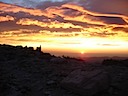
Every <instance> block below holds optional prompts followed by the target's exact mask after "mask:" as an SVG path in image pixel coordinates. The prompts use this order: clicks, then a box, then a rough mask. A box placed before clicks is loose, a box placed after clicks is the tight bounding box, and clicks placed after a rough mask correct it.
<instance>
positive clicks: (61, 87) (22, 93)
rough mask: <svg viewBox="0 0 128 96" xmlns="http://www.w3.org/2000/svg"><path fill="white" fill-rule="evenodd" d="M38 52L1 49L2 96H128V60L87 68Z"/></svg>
mask: <svg viewBox="0 0 128 96" xmlns="http://www.w3.org/2000/svg"><path fill="white" fill-rule="evenodd" d="M38 49H39V48H37V49H36V50H34V49H33V48H32V47H22V46H11V45H0V96H81V95H83V96H85V94H86V96H127V95H128V60H127V59H126V60H112V59H109V60H104V61H103V62H102V64H87V63H86V61H82V60H79V59H74V58H66V57H65V58H64V57H63V58H62V57H55V56H52V55H51V54H49V53H43V52H41V51H40V50H38ZM87 73H88V74H87ZM82 74H83V75H82ZM106 74H107V75H106ZM76 77H77V78H76ZM103 77H105V78H103ZM87 79H88V80H87ZM99 80H100V82H99ZM100 84H102V86H99V85H100ZM74 86H75V87H74ZM87 86H88V87H87ZM100 87H101V88H100ZM87 88H88V90H85V89H87ZM102 88H104V90H102ZM92 89H93V91H92ZM74 90H75V91H74ZM83 91H86V92H85V93H81V92H83ZM94 91H95V92H94ZM89 92H90V93H89Z"/></svg>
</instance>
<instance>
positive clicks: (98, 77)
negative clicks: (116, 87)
mask: <svg viewBox="0 0 128 96" xmlns="http://www.w3.org/2000/svg"><path fill="white" fill-rule="evenodd" d="M61 85H62V87H64V88H66V89H68V90H70V91H73V92H75V93H77V94H79V95H83V96H92V95H95V94H96V93H98V92H102V91H104V90H106V89H108V88H109V85H110V78H109V76H108V74H107V73H106V72H104V71H102V70H93V71H81V70H75V71H73V72H71V73H70V74H69V75H68V76H67V77H66V78H64V80H62V82H61Z"/></svg>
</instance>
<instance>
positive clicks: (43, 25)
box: [17, 18, 82, 29]
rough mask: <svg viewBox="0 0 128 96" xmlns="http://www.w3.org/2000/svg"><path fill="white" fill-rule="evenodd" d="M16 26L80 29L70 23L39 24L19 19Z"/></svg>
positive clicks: (26, 19)
mask: <svg viewBox="0 0 128 96" xmlns="http://www.w3.org/2000/svg"><path fill="white" fill-rule="evenodd" d="M17 24H21V25H37V26H40V27H48V28H64V29H65V28H82V27H81V26H76V25H73V24H72V23H61V22H59V21H57V20H56V21H53V22H52V21H51V22H41V21H38V20H33V19H28V18H23V19H20V20H19V21H18V22H17Z"/></svg>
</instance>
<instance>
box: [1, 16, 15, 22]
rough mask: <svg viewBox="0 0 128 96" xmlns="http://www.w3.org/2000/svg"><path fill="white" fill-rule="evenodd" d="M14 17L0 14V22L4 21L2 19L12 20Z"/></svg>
mask: <svg viewBox="0 0 128 96" xmlns="http://www.w3.org/2000/svg"><path fill="white" fill-rule="evenodd" d="M14 20H15V18H14V17H12V16H9V15H6V16H0V22H4V21H14Z"/></svg>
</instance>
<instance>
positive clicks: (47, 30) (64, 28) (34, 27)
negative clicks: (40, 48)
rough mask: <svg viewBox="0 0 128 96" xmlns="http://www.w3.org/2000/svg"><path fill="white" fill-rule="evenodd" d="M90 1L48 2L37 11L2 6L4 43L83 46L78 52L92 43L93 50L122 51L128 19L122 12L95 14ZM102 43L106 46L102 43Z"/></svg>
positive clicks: (0, 4)
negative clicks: (116, 49)
mask: <svg viewBox="0 0 128 96" xmlns="http://www.w3.org/2000/svg"><path fill="white" fill-rule="evenodd" d="M30 1H31V0H29V1H28V2H30ZM72 1H73V0H72ZM91 1H92V0H91ZM91 1H89V0H86V2H83V0H78V1H77V2H74V1H73V2H71V1H70V2H69V1H68V0H65V1H62V2H50V1H45V2H41V3H40V4H37V5H36V6H35V7H34V8H25V7H21V6H17V5H14V4H13V5H11V4H6V3H2V2H1V3H0V27H1V28H0V37H1V38H2V41H1V42H4V40H7V42H10V43H14V42H22V43H23V42H24V43H25V44H26V42H27V43H28V42H30V41H31V42H38V43H40V42H44V43H46V42H47V43H51V42H52V43H53V42H54V43H57V44H58V43H59V44H63V45H65V44H67V45H68V46H69V45H70V44H71V45H72V44H75V45H79V44H81V46H79V47H77V48H80V47H81V48H82V47H85V43H86V44H88V42H91V43H92V44H91V45H90V48H91V47H94V46H96V48H99V47H101V46H103V47H106V46H108V47H113V46H115V45H118V46H116V47H119V48H120V47H121V48H122V46H123V47H124V45H122V44H123V43H124V44H126V43H128V42H127V41H128V38H127V36H128V15H126V14H121V13H120V11H119V13H117V12H116V11H115V12H116V13H111V12H110V13H109V12H107V11H106V12H101V11H95V10H93V7H94V6H92V8H90V7H89V4H90V5H94V4H93V2H91ZM93 1H96V0H93ZM19 2H20V1H19ZM31 2H34V1H31ZM82 2H83V3H82ZM26 4H27V3H26ZM41 4H42V6H41ZM48 4H49V5H48ZM83 4H85V6H83ZM43 5H45V6H43ZM95 6H96V5H95ZM45 7H46V8H45ZM34 36H35V37H34ZM42 37H43V38H42ZM28 38H32V39H31V40H30V39H28ZM85 38H86V39H87V40H86V39H85ZM89 38H90V39H91V40H90V39H89ZM95 38H98V39H95ZM99 38H100V39H99ZM102 39H103V42H100V41H102ZM112 39H115V41H113V42H115V43H117V44H113V43H110V41H111V40H112ZM49 40H50V41H49ZM84 40H85V41H84ZM96 40H97V42H96ZM64 41H65V42H64ZM72 41H73V42H72ZM86 41H88V42H86ZM107 41H109V42H107ZM75 42H76V43H75ZM83 42H85V43H83ZM120 42H121V43H122V44H121V43H120ZM69 47H71V46H69ZM126 47H128V46H126Z"/></svg>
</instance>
